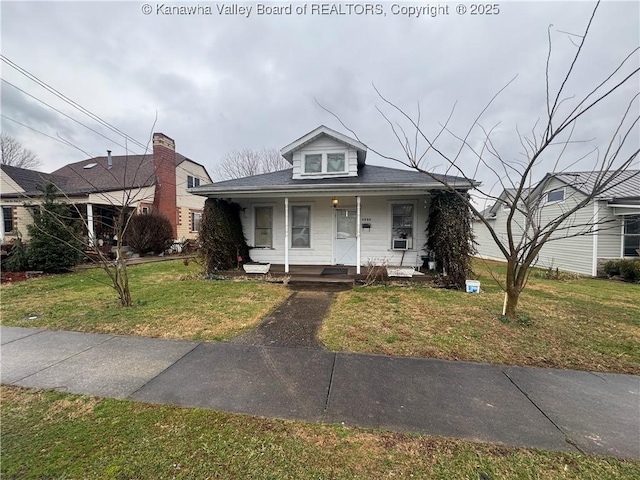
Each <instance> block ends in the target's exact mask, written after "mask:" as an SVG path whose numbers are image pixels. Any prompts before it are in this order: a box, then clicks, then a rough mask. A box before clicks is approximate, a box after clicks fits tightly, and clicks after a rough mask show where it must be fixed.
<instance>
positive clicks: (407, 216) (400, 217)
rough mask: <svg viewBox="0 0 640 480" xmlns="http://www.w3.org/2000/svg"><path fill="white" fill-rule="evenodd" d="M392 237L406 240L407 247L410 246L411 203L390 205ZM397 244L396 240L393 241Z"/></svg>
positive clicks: (411, 237)
mask: <svg viewBox="0 0 640 480" xmlns="http://www.w3.org/2000/svg"><path fill="white" fill-rule="evenodd" d="M391 208H392V222H391V228H392V235H391V236H392V238H393V239H394V240H404V239H406V240H407V243H406V246H407V248H411V246H412V243H413V204H412V203H406V204H394V205H392V207H391ZM394 244H395V245H398V243H397V242H394Z"/></svg>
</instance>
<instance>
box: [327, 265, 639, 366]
mask: <svg viewBox="0 0 640 480" xmlns="http://www.w3.org/2000/svg"><path fill="white" fill-rule="evenodd" d="M489 266H490V268H491V270H492V271H493V272H494V274H498V275H504V266H503V265H500V264H497V263H492V264H490V265H489ZM474 269H475V271H476V273H477V277H478V279H479V280H480V281H481V283H482V292H481V293H480V294H479V295H472V294H467V293H464V292H459V291H453V290H444V289H434V288H428V287H425V286H419V285H414V286H408V287H407V286H374V287H361V288H356V289H354V290H352V291H347V292H342V293H340V294H339V295H338V297H337V299H336V301H335V302H334V304H333V305H332V308H331V310H330V312H329V314H328V316H327V318H325V321H324V323H323V325H322V329H321V332H320V339H321V340H322V341H323V343H324V344H325V345H327V346H328V347H329V348H331V349H334V350H343V351H351V352H363V353H377V354H387V355H404V356H421V357H436V358H445V359H456V360H470V361H478V362H489V363H503V364H512V365H536V366H540V367H558V368H570V369H578V370H595V371H603V372H618V373H634V374H639V373H640V285H637V284H635V285H632V284H628V283H621V282H615V281H607V280H598V279H590V278H575V279H569V280H562V281H559V280H546V279H544V278H540V277H542V275H541V273H542V272H540V271H538V272H536V275H535V276H534V277H532V278H531V279H530V282H529V285H528V286H527V288H526V290H525V291H524V292H523V293H522V295H521V300H520V311H521V313H522V318H521V320H520V321H517V322H506V323H505V322H504V321H501V319H500V313H501V309H502V304H503V298H504V293H503V292H502V290H500V289H499V287H498V285H497V284H496V282H495V281H494V280H493V279H492V277H491V276H490V275H489V271H488V267H487V265H485V264H484V263H483V262H476V263H475V264H474Z"/></svg>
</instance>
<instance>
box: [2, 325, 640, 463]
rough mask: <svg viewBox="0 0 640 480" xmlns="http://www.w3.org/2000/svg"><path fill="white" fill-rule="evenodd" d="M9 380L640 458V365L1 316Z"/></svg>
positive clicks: (146, 399) (5, 381)
mask: <svg viewBox="0 0 640 480" xmlns="http://www.w3.org/2000/svg"><path fill="white" fill-rule="evenodd" d="M0 339H1V343H2V347H1V357H2V372H1V381H2V383H3V384H10V385H20V386H24V387H35V388H44V389H58V390H62V391H66V392H71V393H82V394H88V395H97V396H103V397H115V398H128V399H132V400H137V401H144V402H151V403H170V404H177V405H182V406H185V407H203V408H211V409H216V410H224V411H229V412H237V413H246V414H251V415H261V416H267V417H278V418H290V419H297V420H305V421H310V422H327V423H344V424H346V425H360V426H364V427H375V428H383V429H389V430H396V431H403V432H420V433H426V434H430V435H439V436H445V437H456V438H463V439H470V440H479V441H485V442H493V443H501V444H506V445H515V446H520V447H535V448H541V449H550V450H562V451H569V452H578V451H582V452H585V453H598V454H606V455H614V456H618V457H629V458H636V459H640V394H639V391H640V377H638V376H633V375H616V374H600V373H589V372H576V371H566V370H553V369H540V368H523V367H508V366H500V365H487V364H478V363H468V362H449V361H441V360H431V359H415V358H397V357H385V356H376V355H359V354H348V353H335V352H329V351H326V350H314V349H306V348H289V347H268V346H267V347H265V346H253V345H238V344H233V343H208V342H189V341H178V340H162V339H151V338H141V337H124V336H114V335H100V334H86V333H76V332H61V331H49V330H39V329H29V328H19V327H0Z"/></svg>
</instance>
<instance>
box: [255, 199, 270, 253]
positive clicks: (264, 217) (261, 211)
mask: <svg viewBox="0 0 640 480" xmlns="http://www.w3.org/2000/svg"><path fill="white" fill-rule="evenodd" d="M254 212H255V230H254V237H253V238H254V241H253V243H254V245H255V246H256V247H257V248H272V247H273V207H255V210H254Z"/></svg>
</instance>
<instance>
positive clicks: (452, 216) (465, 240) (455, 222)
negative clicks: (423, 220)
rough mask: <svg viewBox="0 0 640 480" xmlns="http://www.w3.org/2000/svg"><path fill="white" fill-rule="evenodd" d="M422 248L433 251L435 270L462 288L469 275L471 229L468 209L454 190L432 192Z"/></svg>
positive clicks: (471, 252) (471, 245)
mask: <svg viewBox="0 0 640 480" xmlns="http://www.w3.org/2000/svg"><path fill="white" fill-rule="evenodd" d="M465 195H468V194H465ZM426 247H427V249H428V250H430V251H432V252H433V253H434V254H435V258H436V266H437V268H438V270H440V271H443V270H444V271H445V272H446V273H447V277H448V279H449V282H450V283H451V284H452V285H455V286H457V287H458V288H460V289H463V288H464V287H465V280H466V279H468V278H469V275H470V274H471V255H472V254H473V251H474V248H473V232H472V230H471V212H470V211H469V208H468V206H467V205H466V203H465V202H464V201H463V200H462V199H460V197H458V196H457V195H456V194H455V193H452V192H438V193H435V194H434V195H433V197H432V199H431V207H430V209H429V220H428V226H427V244H426Z"/></svg>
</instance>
